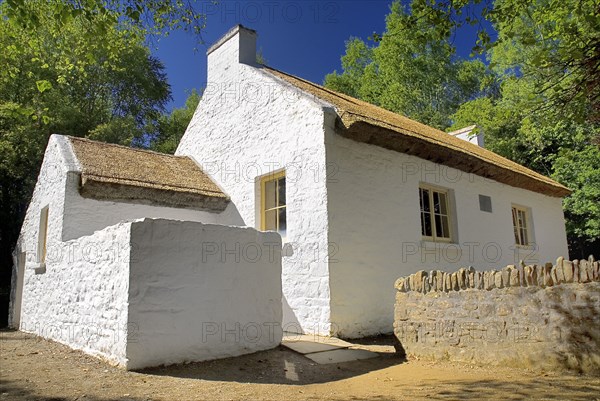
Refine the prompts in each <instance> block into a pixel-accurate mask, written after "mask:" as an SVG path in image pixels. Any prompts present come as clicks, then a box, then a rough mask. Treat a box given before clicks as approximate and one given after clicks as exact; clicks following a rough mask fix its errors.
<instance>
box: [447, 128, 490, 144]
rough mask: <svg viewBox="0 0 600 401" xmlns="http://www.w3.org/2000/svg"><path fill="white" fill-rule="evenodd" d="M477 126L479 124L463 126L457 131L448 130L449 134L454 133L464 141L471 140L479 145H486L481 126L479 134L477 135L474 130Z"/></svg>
mask: <svg viewBox="0 0 600 401" xmlns="http://www.w3.org/2000/svg"><path fill="white" fill-rule="evenodd" d="M475 128H477V125H470V126H468V127H465V128H461V129H459V130H457V131H452V132H448V134H449V135H453V136H455V137H457V138H460V139H462V140H464V141H467V142H471V143H473V144H475V145H477V146H480V147H482V148H483V147H484V143H483V131H482V130H481V128H479V129H478V132H479V133H478V134H477V135H475V134H474V133H473V131H474V130H475Z"/></svg>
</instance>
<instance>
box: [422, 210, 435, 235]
mask: <svg viewBox="0 0 600 401" xmlns="http://www.w3.org/2000/svg"><path fill="white" fill-rule="evenodd" d="M421 234H423V235H424V236H426V237H432V236H433V234H432V232H431V213H426V212H424V213H421Z"/></svg>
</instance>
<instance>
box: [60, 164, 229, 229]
mask: <svg viewBox="0 0 600 401" xmlns="http://www.w3.org/2000/svg"><path fill="white" fill-rule="evenodd" d="M70 177H71V178H69V179H68V180H67V188H66V198H65V210H64V213H65V215H64V226H63V239H64V240H68V239H72V238H77V237H80V236H83V235H89V234H91V233H93V232H94V231H97V230H101V229H103V228H105V227H108V226H112V225H114V224H117V223H119V222H121V221H132V220H136V219H140V218H144V217H150V218H164V219H173V220H183V221H199V222H203V223H219V222H220V221H221V220H223V216H224V215H226V214H229V211H228V210H225V211H224V212H223V214H219V213H212V212H207V211H201V210H193V209H183V208H173V207H161V206H153V205H144V204H140V203H125V202H113V201H107V200H96V199H90V198H84V197H82V196H81V195H79V191H78V186H79V179H78V177H77V176H76V175H74V174H73V175H70ZM229 208H234V206H233V205H231V204H230V205H229V206H228V209H229ZM227 220H230V219H227ZM231 224H234V222H232V223H231Z"/></svg>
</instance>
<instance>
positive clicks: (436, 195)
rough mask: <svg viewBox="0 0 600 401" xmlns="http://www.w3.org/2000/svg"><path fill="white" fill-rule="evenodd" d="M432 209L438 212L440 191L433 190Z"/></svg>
mask: <svg viewBox="0 0 600 401" xmlns="http://www.w3.org/2000/svg"><path fill="white" fill-rule="evenodd" d="M433 211H434V212H435V213H439V212H440V193H439V192H435V191H433Z"/></svg>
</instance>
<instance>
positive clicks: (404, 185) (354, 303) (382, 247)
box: [327, 134, 568, 337]
mask: <svg viewBox="0 0 600 401" xmlns="http://www.w3.org/2000/svg"><path fill="white" fill-rule="evenodd" d="M327 160H328V162H329V163H333V164H334V165H335V166H336V171H337V172H336V174H335V176H332V177H331V178H334V179H333V180H329V182H328V208H329V213H328V216H329V229H330V231H329V239H330V241H332V242H334V243H335V244H337V253H336V254H335V255H333V256H332V260H330V262H329V271H330V274H331V282H330V286H331V298H332V302H331V318H332V322H333V327H334V330H335V331H336V332H337V334H339V335H341V336H346V337H360V336H365V335H372V334H377V333H382V332H383V333H386V332H391V331H392V323H393V304H394V288H393V284H394V282H395V280H396V279H397V278H398V277H401V276H406V275H408V274H411V273H414V272H416V271H418V270H427V271H429V270H433V269H442V270H446V271H453V270H456V269H457V268H459V267H468V266H469V265H472V266H474V267H476V268H477V269H478V270H479V269H489V268H497V269H500V268H502V267H504V266H506V265H507V264H518V263H519V260H521V259H524V260H525V262H526V263H544V262H546V261H553V260H555V259H556V258H557V257H558V256H564V257H565V258H567V257H568V249H567V241H566V233H565V225H564V218H563V211H562V207H561V199H559V198H553V197H549V196H545V195H542V194H539V193H535V192H531V191H527V190H524V189H520V188H515V187H511V186H508V185H504V184H500V183H498V182H495V181H491V180H487V179H484V178H482V177H480V176H476V175H472V174H467V173H464V172H461V171H458V170H455V169H453V168H449V167H446V166H441V165H436V164H434V163H431V162H428V161H426V160H424V159H420V158H417V157H414V156H409V155H406V154H402V153H398V152H394V151H390V150H387V149H383V148H380V147H376V146H372V145H366V144H363V143H358V142H355V141H352V140H349V139H346V138H343V137H341V136H339V135H335V134H329V135H328V136H327ZM420 182H424V183H429V184H431V185H435V186H439V187H442V188H447V189H451V190H452V191H451V198H453V203H454V207H453V208H454V209H455V211H456V215H455V216H456V220H455V222H454V226H455V229H456V233H455V237H454V242H455V244H440V243H431V242H423V241H422V240H421V223H420V210H419V191H418V188H419V183H420ZM479 194H482V195H488V196H491V198H492V210H493V212H492V213H486V212H482V211H480V210H479ZM512 203H515V204H518V205H522V206H526V207H528V208H531V214H532V216H531V217H532V223H533V228H534V232H535V238H534V241H535V242H536V243H537V244H538V245H539V249H538V250H537V251H532V250H527V249H519V248H518V247H516V246H515V241H514V235H513V226H512V217H511V204H512Z"/></svg>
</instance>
